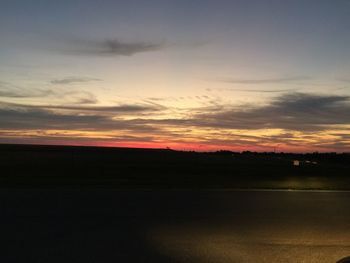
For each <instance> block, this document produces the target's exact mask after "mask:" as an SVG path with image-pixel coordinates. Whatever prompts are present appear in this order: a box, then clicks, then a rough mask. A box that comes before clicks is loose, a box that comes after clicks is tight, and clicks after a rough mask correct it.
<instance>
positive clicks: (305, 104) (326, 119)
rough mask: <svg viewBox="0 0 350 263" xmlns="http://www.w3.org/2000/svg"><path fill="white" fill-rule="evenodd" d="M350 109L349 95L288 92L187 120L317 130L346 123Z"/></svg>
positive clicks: (235, 126) (236, 126)
mask: <svg viewBox="0 0 350 263" xmlns="http://www.w3.org/2000/svg"><path fill="white" fill-rule="evenodd" d="M349 112H350V97H349V96H333V95H331V96H325V95H317V94H305V93H290V94H284V95H282V96H279V97H277V98H276V99H274V100H272V101H271V102H270V103H269V104H268V105H264V106H255V107H249V106H246V107H245V108H241V109H237V108H235V109H227V108H226V109H225V110H223V111H219V112H214V113H210V112H209V113H199V114H197V115H196V116H195V117H194V119H193V120H189V121H190V122H191V123H194V124H195V125H198V126H207V127H215V128H228V129H266V128H280V129H285V130H296V131H312V130H314V131H318V130H325V129H329V128H330V126H331V125H349V124H350V114H349Z"/></svg>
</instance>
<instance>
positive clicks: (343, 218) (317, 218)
mask: <svg viewBox="0 0 350 263" xmlns="http://www.w3.org/2000/svg"><path fill="white" fill-rule="evenodd" d="M349 201H350V193H348V192H295V191H284V192H283V191H270V192H266V191H253V192H249V191H248V192H244V191H243V192H242V191H193V190H191V191H176V190H173V191H169V190H168V191H161V190H158V191H155V190H154V191H140V190H134V191H129V190H128V191H120V190H119V191H116V190H113V189H109V190H108V189H99V190H96V189H95V190H93V189H85V190H77V189H75V190H62V189H51V190H44V189H41V190H38V189H37V190H35V189H21V190H18V189H17V190H16V189H10V190H1V191H0V215H1V216H0V233H1V235H0V241H1V253H0V262H6V263H11V262H20V263H22V262H27V263H31V262H33V263H34V262H35V263H38V262H45V263H47V262H53V263H54V262H57V263H61V262H66V263H69V262H87V263H88V262H96V263H105V262H152V263H157V262H195V263H196V262H198V263H200V262H208V263H209V262H211V263H212V262H215V263H221V262H237V263H245V262H247V263H250V262H251V263H253V262H254V263H255V262H269V263H270V262H285V263H289V262H290V263H295V262H298V263H303V262H305V263H333V262H336V261H337V260H338V259H340V258H342V257H345V256H349V255H350V202H349Z"/></svg>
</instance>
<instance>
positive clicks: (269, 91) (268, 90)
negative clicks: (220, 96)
mask: <svg viewBox="0 0 350 263" xmlns="http://www.w3.org/2000/svg"><path fill="white" fill-rule="evenodd" d="M225 90H228V91H240V92H253V93H259V92H261V93H281V92H294V91H296V90H295V89H225Z"/></svg>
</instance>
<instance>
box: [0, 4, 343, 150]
mask: <svg viewBox="0 0 350 263" xmlns="http://www.w3.org/2000/svg"><path fill="white" fill-rule="evenodd" d="M0 143H28V144H59V145H96V146H120V147H147V148H166V147H169V148H172V149H178V150H196V151H215V150H232V151H244V150H249V151H285V152H313V151H320V152H325V151H337V152H349V151H350V1H349V0H317V1H314V0H284V1H278V0H230V1H225V0H191V1H188V0H186V1H185V0H172V1H170V0H159V1H156V0H148V1H144V0H143V1H134V0H128V1H117V0H114V1H112V0H99V1H92V0H84V1H83V0H69V1H68V0H61V1H44V0H42V1H40V0H31V1H26V0H22V1H19V0H1V8H0Z"/></svg>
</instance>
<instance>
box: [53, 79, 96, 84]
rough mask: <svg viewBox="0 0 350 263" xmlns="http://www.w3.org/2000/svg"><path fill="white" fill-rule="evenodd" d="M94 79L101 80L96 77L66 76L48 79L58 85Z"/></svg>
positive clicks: (92, 80)
mask: <svg viewBox="0 0 350 263" xmlns="http://www.w3.org/2000/svg"><path fill="white" fill-rule="evenodd" d="M94 81H101V80H100V79H97V78H88V77H66V78H60V79H53V80H51V81H50V83H51V84H58V85H66V84H74V83H86V82H94Z"/></svg>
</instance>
